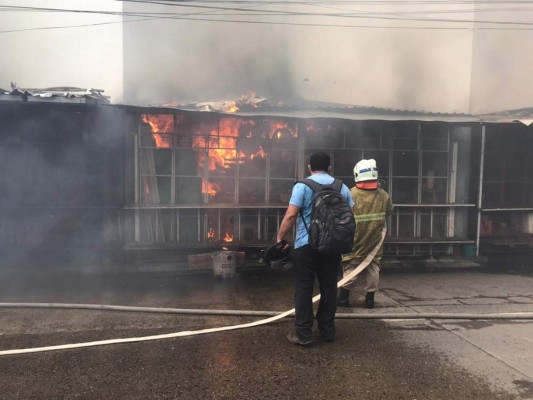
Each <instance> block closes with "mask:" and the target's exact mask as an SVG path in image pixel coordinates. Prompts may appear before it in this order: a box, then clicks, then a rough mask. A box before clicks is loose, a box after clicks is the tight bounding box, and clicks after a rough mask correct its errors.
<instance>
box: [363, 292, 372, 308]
mask: <svg viewBox="0 0 533 400" xmlns="http://www.w3.org/2000/svg"><path fill="white" fill-rule="evenodd" d="M365 306H366V308H374V292H368V293H367V294H366V297H365Z"/></svg>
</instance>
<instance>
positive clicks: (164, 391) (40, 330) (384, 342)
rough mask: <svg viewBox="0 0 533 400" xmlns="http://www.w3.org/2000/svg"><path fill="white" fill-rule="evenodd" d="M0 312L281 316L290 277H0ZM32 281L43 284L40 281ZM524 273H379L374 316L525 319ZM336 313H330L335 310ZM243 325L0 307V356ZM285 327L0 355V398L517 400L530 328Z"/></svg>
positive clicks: (497, 324)
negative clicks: (306, 339)
mask: <svg viewBox="0 0 533 400" xmlns="http://www.w3.org/2000/svg"><path fill="white" fill-rule="evenodd" d="M0 275H1V276H0V278H1V280H0V282H1V283H0V302H57V303H93V304H114V305H137V306H157V307H177V308H199V309H204V308H215V309H243V310H280V311H283V310H286V309H288V308H291V307H292V276H291V274H290V273H281V274H280V273H273V272H261V271H257V272H247V273H242V274H240V276H238V277H237V278H235V279H232V280H224V281H222V280H215V279H213V278H212V277H211V276H209V275H199V276H189V277H176V276H173V275H171V274H166V275H161V274H160V275H155V274H126V275H77V274H68V273H62V274H59V275H56V276H47V275H46V274H43V273H38V274H25V275H22V274H14V273H7V272H5V271H4V272H2V273H0ZM45 276H47V277H46V278H45ZM532 287H533V276H532V275H531V274H530V273H526V272H518V273H494V272H488V271H482V270H467V271H440V272H427V273H412V272H385V273H383V275H382V281H381V288H382V290H381V292H380V293H379V294H378V295H377V296H376V300H377V306H376V308H375V309H374V310H366V309H363V308H362V292H361V290H358V291H357V292H356V293H354V296H353V299H352V302H353V303H354V308H353V309H352V310H347V311H352V312H358V313H369V314H372V313H380V314H381V313H395V314H396V313H413V312H419V313H427V312H446V313H455V312H457V313H499V312H521V311H533V291H532V290H531V288H532ZM344 311H345V310H339V312H344ZM255 319H257V318H250V317H221V316H216V317H214V316H193V315H189V316H186V315H168V314H147V313H125V312H107V311H106V312H104V311H89V310H43V309H33V310H30V309H0V350H5V349H12V348H24V347H38V346H44V345H56V344H65V343H75V342H84V341H92V340H101V339H111V338H120V337H133V336H147V335H151V334H162V333H169V332H176V331H180V330H190V329H201V328H206V327H216V326H221V325H230V324H236V323H241V322H250V321H253V320H255ZM291 327H292V321H291V320H289V319H288V320H286V321H282V322H278V323H275V324H271V325H267V326H263V327H257V328H250V329H247V330H240V331H233V332H224V333H214V334H209V335H203V336H197V337H190V338H177V339H167V340H161V341H156V342H145V343H132V344H119V345H111V346H103V347H97V348H86V349H78V350H63V351H56V352H48V353H36V354H27V355H18V356H2V357H0V398H2V399H27V398H34V399H42V398H68V399H69V398H82V399H101V398H118V399H126V398H127V399H147V398H150V399H152V398H154V399H166V398H176V399H197V398H198V399H200V398H201V399H241V398H242V399H263V398H277V399H297V398H313V399H326V398H328V399H330V398H338V399H350V398H354V399H355V398H357V399H383V398H391V399H451V398H453V399H530V398H533V322H531V321H512V320H493V321H484V320H483V321H471V320H467V321H465V320H454V321H452V320H405V319H401V320H360V319H359V320H346V319H342V320H338V321H337V339H336V341H335V342H333V343H323V342H320V341H317V342H316V343H315V344H314V345H313V346H312V347H310V348H300V347H296V346H291V345H289V344H288V343H287V342H286V340H285V335H286V333H287V332H288V331H289V330H290V329H291Z"/></svg>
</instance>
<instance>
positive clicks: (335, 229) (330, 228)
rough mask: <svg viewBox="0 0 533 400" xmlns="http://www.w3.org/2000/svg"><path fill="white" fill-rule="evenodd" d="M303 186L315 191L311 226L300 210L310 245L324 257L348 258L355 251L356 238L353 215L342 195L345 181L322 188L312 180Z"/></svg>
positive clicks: (306, 180) (304, 182)
mask: <svg viewBox="0 0 533 400" xmlns="http://www.w3.org/2000/svg"><path fill="white" fill-rule="evenodd" d="M296 183H303V184H304V185H307V186H309V187H310V188H311V190H312V191H313V200H312V209H311V226H309V227H308V226H307V223H306V222H305V218H304V215H303V210H302V209H300V217H301V218H302V220H303V223H304V225H305V229H306V230H307V233H308V234H309V245H310V246H311V248H313V249H317V250H318V251H319V252H321V253H340V254H346V253H349V252H351V251H352V246H353V239H354V235H355V218H354V215H353V211H352V209H351V208H350V206H349V205H348V203H347V202H346V200H344V198H343V197H342V195H341V189H342V181H341V180H338V179H335V181H333V183H332V184H331V185H321V184H319V183H316V182H315V181H314V180H312V179H309V178H307V179H305V180H303V181H298V182H296Z"/></svg>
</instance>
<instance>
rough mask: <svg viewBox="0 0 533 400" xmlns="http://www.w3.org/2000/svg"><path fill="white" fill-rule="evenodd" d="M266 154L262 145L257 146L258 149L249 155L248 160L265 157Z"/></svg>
mask: <svg viewBox="0 0 533 400" xmlns="http://www.w3.org/2000/svg"><path fill="white" fill-rule="evenodd" d="M266 155H267V153H266V151H265V150H264V149H263V147H262V146H259V150H257V151H256V152H255V153H254V154H251V155H250V160H253V159H254V158H257V157H259V158H265V157H266Z"/></svg>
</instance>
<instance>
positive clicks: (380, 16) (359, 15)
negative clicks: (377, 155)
mask: <svg viewBox="0 0 533 400" xmlns="http://www.w3.org/2000/svg"><path fill="white" fill-rule="evenodd" d="M120 1H122V0H120ZM125 1H133V2H146V1H147V0H125ZM149 3H152V4H154V3H159V2H150V1H149ZM180 7H191V8H200V9H206V10H211V11H241V12H248V11H249V8H233V7H231V8H228V7H212V6H203V5H198V4H196V5H193V4H189V5H183V4H180ZM3 8H6V9H22V10H35V11H46V12H52V11H54V12H73V13H90V14H105V15H117V16H134V17H153V16H155V15H166V16H169V17H170V16H179V17H181V16H182V15H183V14H176V13H168V14H165V13H155V14H154V13H139V12H121V11H96V10H79V9H61V8H42V7H23V6H22V7H21V6H4V7H3ZM263 12H265V13H266V14H265V16H270V15H272V13H276V14H275V15H273V16H285V15H286V16H304V17H331V18H356V19H382V20H392V21H416V22H438V23H458V24H472V23H476V24H491V25H517V26H533V22H519V21H487V20H465V19H443V18H427V17H426V18H418V17H396V16H387V13H381V14H368V13H361V12H359V13H356V14H353V13H341V14H339V13H309V12H294V11H282V10H272V11H269V10H263Z"/></svg>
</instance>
